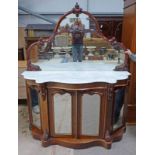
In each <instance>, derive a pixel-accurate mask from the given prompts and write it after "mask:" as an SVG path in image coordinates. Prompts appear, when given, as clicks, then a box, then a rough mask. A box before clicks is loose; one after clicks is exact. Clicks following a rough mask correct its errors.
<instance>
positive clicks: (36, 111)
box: [30, 87, 41, 129]
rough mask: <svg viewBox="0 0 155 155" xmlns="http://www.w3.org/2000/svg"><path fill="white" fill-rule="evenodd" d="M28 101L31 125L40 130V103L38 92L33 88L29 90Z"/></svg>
mask: <svg viewBox="0 0 155 155" xmlns="http://www.w3.org/2000/svg"><path fill="white" fill-rule="evenodd" d="M30 101H31V109H32V121H33V125H34V126H36V127H38V128H39V129H41V119H40V101H39V96H38V91H37V90H36V89H35V88H33V87H31V88H30Z"/></svg>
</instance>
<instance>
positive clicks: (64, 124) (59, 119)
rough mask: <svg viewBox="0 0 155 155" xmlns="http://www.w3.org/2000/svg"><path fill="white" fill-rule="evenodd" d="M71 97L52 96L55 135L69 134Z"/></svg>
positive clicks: (70, 130) (70, 126) (64, 95)
mask: <svg viewBox="0 0 155 155" xmlns="http://www.w3.org/2000/svg"><path fill="white" fill-rule="evenodd" d="M71 113H72V111H71V95H70V94H68V93H66V94H63V95H60V94H55V95H54V126H55V133H56V134H69V135H70V134H71V133H72V125H71Z"/></svg>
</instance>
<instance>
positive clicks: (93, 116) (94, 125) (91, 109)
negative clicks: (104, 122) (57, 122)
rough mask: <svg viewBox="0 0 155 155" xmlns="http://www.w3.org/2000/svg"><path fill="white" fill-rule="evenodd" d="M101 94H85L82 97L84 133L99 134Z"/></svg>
mask: <svg viewBox="0 0 155 155" xmlns="http://www.w3.org/2000/svg"><path fill="white" fill-rule="evenodd" d="M99 120H100V96H99V95H97V94H94V95H88V94H84V95H83V97H82V135H95V136H97V135H98V134H99Z"/></svg>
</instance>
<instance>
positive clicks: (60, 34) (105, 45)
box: [31, 13, 125, 70]
mask: <svg viewBox="0 0 155 155" xmlns="http://www.w3.org/2000/svg"><path fill="white" fill-rule="evenodd" d="M91 20H92V19H90V17H88V16H87V15H85V14H83V13H82V14H80V15H79V17H76V16H75V14H70V15H68V16H66V17H65V18H64V19H63V20H62V22H61V23H60V25H59V27H58V30H57V32H55V34H54V37H53V39H52V40H51V41H49V42H47V41H45V40H44V41H43V40H41V39H40V44H39V45H36V46H35V47H33V48H32V52H31V60H32V63H33V64H36V65H39V66H40V68H41V69H42V70H52V66H54V65H55V64H58V65H59V66H60V67H61V65H62V67H61V68H63V66H64V65H67V64H62V63H71V65H72V66H73V63H72V62H85V63H91V62H93V63H94V62H95V63H96V64H97V63H101V62H102V63H104V64H109V63H112V64H113V65H115V66H116V65H118V64H122V63H123V62H124V60H125V54H124V51H123V49H121V48H119V47H118V45H117V43H115V42H113V43H111V42H109V41H108V40H107V39H105V38H104V37H103V36H102V35H101V34H99V33H98V32H97V29H96V27H95V23H93V22H92V23H93V25H92V24H90V21H91ZM74 64H75V63H74Z"/></svg>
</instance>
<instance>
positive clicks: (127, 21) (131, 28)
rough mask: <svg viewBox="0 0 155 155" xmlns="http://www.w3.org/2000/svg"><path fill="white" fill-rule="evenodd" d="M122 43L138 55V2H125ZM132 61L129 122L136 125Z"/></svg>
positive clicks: (134, 76) (134, 65) (134, 67)
mask: <svg viewBox="0 0 155 155" xmlns="http://www.w3.org/2000/svg"><path fill="white" fill-rule="evenodd" d="M122 42H123V43H124V45H125V46H126V47H127V48H129V49H130V50H131V51H132V52H133V53H136V0H124V19H123V29H122ZM129 61H130V66H129V68H130V73H131V74H132V75H131V82H130V86H129V96H130V97H129V102H128V115H127V122H128V123H130V124H135V123H136V63H135V62H133V61H131V60H129Z"/></svg>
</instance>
